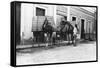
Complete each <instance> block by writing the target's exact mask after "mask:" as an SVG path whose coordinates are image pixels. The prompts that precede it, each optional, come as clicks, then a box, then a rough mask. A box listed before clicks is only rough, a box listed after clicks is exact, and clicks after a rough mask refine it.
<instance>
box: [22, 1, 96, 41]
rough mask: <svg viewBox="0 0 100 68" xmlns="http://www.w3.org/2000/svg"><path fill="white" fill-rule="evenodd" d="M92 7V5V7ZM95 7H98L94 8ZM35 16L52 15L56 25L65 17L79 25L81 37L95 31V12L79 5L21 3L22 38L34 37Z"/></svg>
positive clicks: (87, 36) (73, 23)
mask: <svg viewBox="0 0 100 68" xmlns="http://www.w3.org/2000/svg"><path fill="white" fill-rule="evenodd" d="M91 8H92V7H91ZM92 9H95V11H96V8H92ZM35 16H51V17H53V18H54V24H55V27H56V26H58V25H59V23H60V21H61V18H62V17H65V18H66V20H67V21H70V23H71V24H72V25H73V26H74V25H75V24H77V25H78V28H79V38H80V39H82V38H84V34H85V36H86V37H85V38H87V39H88V38H89V37H90V36H89V35H90V34H92V33H93V30H94V28H93V27H94V23H95V16H94V12H91V11H89V10H86V9H85V8H83V7H79V6H63V5H46V4H25V3H22V4H21V30H20V37H21V39H22V38H23V35H24V39H29V38H34V37H33V33H32V23H34V22H33V20H34V19H33V18H34V17H35Z"/></svg>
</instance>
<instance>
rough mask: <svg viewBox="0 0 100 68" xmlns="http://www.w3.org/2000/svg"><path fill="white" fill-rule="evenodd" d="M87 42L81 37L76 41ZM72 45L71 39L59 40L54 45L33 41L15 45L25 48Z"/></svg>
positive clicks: (18, 47)
mask: <svg viewBox="0 0 100 68" xmlns="http://www.w3.org/2000/svg"><path fill="white" fill-rule="evenodd" d="M69 42H70V43H71V44H68V43H69ZM87 42H90V41H88V40H83V39H81V40H78V43H87ZM66 44H67V45H72V41H61V42H58V43H55V44H54V45H53V44H52V43H39V44H38V43H37V44H36V43H35V44H32V45H17V46H16V49H25V48H31V47H36V48H37V47H47V46H48V47H49V46H52V45H53V46H59V45H60V46H61V45H66Z"/></svg>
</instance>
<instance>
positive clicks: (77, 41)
mask: <svg viewBox="0 0 100 68" xmlns="http://www.w3.org/2000/svg"><path fill="white" fill-rule="evenodd" d="M15 8H16V31H15V34H16V40H15V42H16V46H15V48H16V49H15V51H16V53H15V54H16V65H37V64H53V63H71V62H72V63H73V62H87V61H97V7H96V6H81V5H79V6H78V5H67V4H66V5H63V4H45V3H16V6H15Z"/></svg>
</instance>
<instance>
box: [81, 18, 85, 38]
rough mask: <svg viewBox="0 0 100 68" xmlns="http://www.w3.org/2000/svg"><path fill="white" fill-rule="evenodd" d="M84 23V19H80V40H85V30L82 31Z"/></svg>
mask: <svg viewBox="0 0 100 68" xmlns="http://www.w3.org/2000/svg"><path fill="white" fill-rule="evenodd" d="M84 22H85V20H84V19H81V39H84V38H85V35H84V33H85V30H84Z"/></svg>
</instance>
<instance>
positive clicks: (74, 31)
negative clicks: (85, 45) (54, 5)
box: [73, 24, 78, 46]
mask: <svg viewBox="0 0 100 68" xmlns="http://www.w3.org/2000/svg"><path fill="white" fill-rule="evenodd" d="M77 33H78V28H77V24H75V26H74V30H73V45H74V46H76V43H77Z"/></svg>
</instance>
